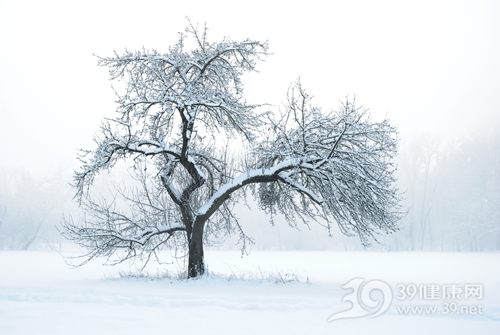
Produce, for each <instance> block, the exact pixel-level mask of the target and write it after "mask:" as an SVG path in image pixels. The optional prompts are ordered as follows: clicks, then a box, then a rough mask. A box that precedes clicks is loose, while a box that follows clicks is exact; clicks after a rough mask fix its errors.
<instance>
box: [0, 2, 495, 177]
mask: <svg viewBox="0 0 500 335" xmlns="http://www.w3.org/2000/svg"><path fill="white" fill-rule="evenodd" d="M102 2H103V3H105V4H102V3H100V2H98V1H95V2H94V1H85V2H78V3H77V2H73V1H60V2H57V1H24V2H23V1H3V0H0V143H1V146H0V148H1V149H0V152H1V154H0V168H17V167H22V168H25V169H27V170H28V171H30V172H31V173H33V174H34V175H40V174H44V173H46V172H47V171H49V169H51V168H56V167H58V166H60V165H63V166H64V167H66V168H67V169H71V170H74V169H75V168H77V167H78V164H77V162H76V150H77V148H90V147H92V142H91V140H92V137H93V134H94V133H95V132H96V131H97V130H98V125H99V122H100V119H101V118H102V116H104V115H112V113H113V111H114V107H115V105H114V95H113V93H112V91H111V89H110V82H109V81H108V74H107V70H106V69H105V68H98V67H97V64H96V63H97V61H96V59H95V57H93V56H92V54H97V55H101V56H109V55H112V53H113V51H114V50H116V51H117V52H119V53H121V52H122V51H123V50H124V49H125V48H128V49H129V50H136V49H138V48H141V47H142V46H145V47H146V48H155V49H158V50H160V51H166V50H167V47H168V46H169V45H171V44H173V43H175V42H176V40H177V36H178V35H177V34H178V32H179V31H182V30H183V29H184V27H185V26H186V24H187V21H186V19H185V17H186V16H189V17H190V18H191V20H192V21H193V22H200V23H203V22H205V21H206V22H207V24H208V27H209V29H210V30H209V34H210V35H209V37H211V40H212V41H219V40H220V39H221V38H222V37H223V36H225V35H226V36H230V37H231V38H233V39H235V40H240V39H244V38H247V37H248V38H252V39H260V40H268V41H269V45H270V50H271V52H273V53H274V54H273V55H272V56H270V57H268V59H267V61H266V62H265V63H262V64H260V66H259V68H260V71H261V72H260V73H259V74H253V75H250V76H248V78H247V79H248V80H247V85H246V89H247V91H246V92H247V97H248V99H249V100H250V101H251V102H260V103H271V104H279V103H280V102H281V101H284V99H285V94H286V90H287V87H288V85H289V84H290V83H291V82H292V81H293V80H295V79H296V78H297V76H299V75H300V76H301V78H302V82H303V84H304V86H305V87H306V89H307V90H308V91H309V93H310V94H312V95H314V96H315V97H316V102H317V104H318V105H321V106H324V107H325V108H327V109H329V108H332V107H337V106H338V105H339V99H341V100H343V99H344V97H345V96H346V95H347V94H351V95H353V94H356V98H357V101H358V103H359V104H362V105H363V106H365V107H368V108H369V109H370V110H371V111H372V113H373V115H374V117H376V118H381V117H384V116H385V115H387V117H388V118H389V119H390V120H391V121H392V123H393V124H395V125H398V126H399V129H400V131H401V134H402V136H403V137H404V136H409V135H410V134H412V133H415V132H423V131H432V132H439V133H442V134H444V136H448V137H451V136H456V137H458V136H460V135H461V134H464V133H466V132H469V131H471V129H472V130H476V129H479V128H481V127H483V126H487V125H489V124H491V123H492V121H493V120H494V119H498V116H499V115H500V62H499V60H500V1H478V0H474V1H428V2H426V1H392V2H391V1H329V2H327V1H312V0H309V1H300V2H299V1H295V2H294V1H288V2H281V5H278V2H271V1H246V2H236V1H226V2H224V1H130V2H128V1H114V2H112V1H102Z"/></svg>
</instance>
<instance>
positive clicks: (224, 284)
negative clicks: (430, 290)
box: [0, 251, 500, 335]
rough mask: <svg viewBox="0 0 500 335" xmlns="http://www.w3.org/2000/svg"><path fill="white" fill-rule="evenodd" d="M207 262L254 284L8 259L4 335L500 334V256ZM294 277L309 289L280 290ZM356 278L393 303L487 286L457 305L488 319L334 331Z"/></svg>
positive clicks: (36, 257) (230, 256)
mask: <svg viewBox="0 0 500 335" xmlns="http://www.w3.org/2000/svg"><path fill="white" fill-rule="evenodd" d="M206 260H207V263H208V267H209V272H210V273H212V274H214V273H220V274H223V275H224V276H226V277H230V276H231V275H232V276H233V277H237V276H240V277H242V276H246V277H251V276H253V277H254V279H250V280H241V279H240V280H238V279H231V280H228V279H227V278H223V277H221V276H219V277H217V276H214V275H211V276H208V277H204V278H201V279H198V280H190V281H186V280H168V279H163V280H146V279H137V278H133V279H130V278H129V279H123V278H122V279H116V277H117V276H116V272H117V269H116V268H109V267H101V266H100V265H99V264H98V263H97V262H94V263H91V264H88V265H86V266H84V267H82V268H78V269H69V268H68V267H67V265H66V264H65V263H64V262H63V260H62V259H61V257H60V256H59V255H58V254H57V253H55V252H6V251H5V252H0V273H1V275H0V334H2V335H3V334H6V335H7V334H65V335H67V334H86V335H87V334H148V335H153V334H357V335H359V334H398V335H400V334H445V333H446V334H500V267H499V264H500V254H498V253H497V254H491V253H490V254H483V253H474V254H472V253H454V254H452V253H373V252H372V253H368V252H307V251H294V252H278V251H268V252H258V251H254V252H252V253H251V254H250V255H249V256H247V257H244V258H241V257H240V254H239V252H237V251H208V252H207V254H206ZM122 269H123V267H122ZM270 273H274V278H275V280H273V279H272V278H273V275H270ZM278 273H279V274H281V277H280V276H279V275H278ZM287 273H292V274H293V275H294V276H298V277H299V278H300V279H301V280H302V281H295V282H287V283H285V284H283V283H276V282H275V281H278V282H280V279H281V278H283V279H284V280H286V279H287V278H290V275H288V276H287ZM262 276H263V277H271V279H267V280H261V279H259V278H261V277H262ZM113 277H114V278H113ZM353 278H364V279H365V280H367V281H368V280H382V281H384V282H387V283H388V284H389V285H390V286H391V287H392V290H393V292H394V295H396V294H397V285H398V284H402V283H403V284H405V285H408V284H415V285H420V284H435V285H438V286H440V287H442V286H443V285H445V284H456V285H458V286H463V285H465V284H481V285H482V286H483V288H484V298H483V299H481V300H477V299H476V300H475V299H468V300H464V299H458V300H456V301H453V303H455V302H456V303H457V304H458V305H467V306H469V305H474V306H479V305H481V306H482V307H481V308H482V312H483V313H482V314H481V315H456V314H448V315H442V314H441V315H437V314H435V313H434V314H430V315H414V314H411V315H401V314H400V313H399V312H398V310H397V305H398V303H401V301H397V300H396V299H394V300H393V303H392V305H391V307H390V308H389V310H387V311H386V312H385V313H384V314H382V315H380V316H378V317H375V318H367V317H365V318H355V319H341V320H336V321H333V322H331V323H327V322H326V320H327V319H328V318H329V316H330V315H332V314H334V313H336V312H340V311H342V310H346V309H349V307H350V303H348V302H343V301H342V299H343V297H344V296H345V295H346V294H347V293H349V292H350V291H349V290H346V289H343V288H342V286H343V285H344V284H345V283H347V282H348V281H349V280H351V279H353ZM307 279H308V280H309V282H307ZM375 295H376V294H375ZM409 303H411V304H414V305H418V304H431V303H434V304H436V305H439V306H441V308H442V303H443V300H437V301H431V302H429V301H416V300H412V301H406V305H408V304H409ZM424 314H425V313H424ZM476 314H477V313H476Z"/></svg>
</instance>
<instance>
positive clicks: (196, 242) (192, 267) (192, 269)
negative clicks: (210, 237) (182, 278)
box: [188, 224, 205, 278]
mask: <svg viewBox="0 0 500 335" xmlns="http://www.w3.org/2000/svg"><path fill="white" fill-rule="evenodd" d="M203 227H204V224H198V225H196V224H195V225H194V227H193V235H192V236H191V239H189V256H188V278H196V277H198V276H201V275H203V274H204V273H205V259H204V257H203Z"/></svg>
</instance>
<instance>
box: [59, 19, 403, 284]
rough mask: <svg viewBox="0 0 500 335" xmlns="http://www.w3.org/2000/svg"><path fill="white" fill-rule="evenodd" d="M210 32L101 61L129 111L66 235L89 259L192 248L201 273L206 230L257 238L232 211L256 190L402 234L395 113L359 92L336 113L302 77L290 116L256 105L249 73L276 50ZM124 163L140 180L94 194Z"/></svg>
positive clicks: (90, 160) (82, 183) (301, 209)
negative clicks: (250, 98)
mask: <svg viewBox="0 0 500 335" xmlns="http://www.w3.org/2000/svg"><path fill="white" fill-rule="evenodd" d="M206 33H207V30H206V28H205V29H203V30H198V29H197V28H196V27H194V26H193V25H191V24H190V25H189V26H188V28H187V29H186V33H185V34H181V35H180V38H179V41H178V42H177V43H176V44H175V45H174V46H173V47H171V48H170V49H169V51H168V53H167V54H161V53H159V52H157V51H156V50H142V51H139V52H134V53H132V52H128V51H126V52H125V53H124V54H122V55H119V54H115V56H114V57H110V58H99V65H100V66H105V67H108V68H109V71H110V75H111V80H112V81H116V82H118V83H119V85H118V87H115V91H116V92H117V95H118V101H117V103H118V107H117V110H116V112H117V116H116V118H113V119H106V120H105V121H104V122H103V124H102V126H101V129H100V135H99V136H98V137H96V139H95V142H96V144H97V148H96V149H95V150H91V151H82V153H81V160H82V162H83V165H82V167H81V170H80V171H79V172H77V173H76V174H75V176H74V182H75V183H74V186H75V188H76V198H77V200H78V201H79V204H80V206H81V207H82V209H83V210H84V212H85V216H84V217H83V219H82V220H83V222H75V221H74V220H73V219H71V218H67V219H65V222H64V226H65V230H64V234H65V236H66V237H67V238H69V239H71V240H73V241H75V242H76V243H78V244H80V245H81V246H83V247H84V248H86V250H87V251H88V253H86V254H85V255H84V256H83V257H84V259H85V261H84V262H83V263H86V262H88V261H89V260H91V259H94V258H96V257H106V258H107V259H108V261H110V262H121V261H124V260H126V259H130V258H132V257H138V258H139V259H143V260H144V261H148V260H149V259H150V258H151V257H152V256H153V257H154V256H156V252H157V251H158V250H161V249H162V248H168V247H174V248H177V247H185V248H186V249H187V250H188V276H189V277H196V276H199V275H201V274H203V273H204V270H205V265H204V257H203V243H204V240H206V239H207V238H208V237H209V236H215V237H220V236H221V235H225V234H231V233H236V234H239V235H240V237H241V241H242V243H243V246H244V245H245V243H246V242H247V241H248V237H247V236H246V235H245V233H244V232H243V230H242V229H241V227H240V225H239V222H238V219H237V218H236V217H235V216H234V214H233V207H234V205H235V204H236V203H238V202H244V201H245V198H246V197H247V196H248V195H253V196H254V197H255V199H256V201H257V203H258V204H259V207H260V208H261V209H263V210H264V211H266V212H267V213H270V214H273V215H274V214H282V215H283V216H284V217H285V219H286V220H287V221H288V223H289V224H291V225H296V224H297V222H304V223H306V224H307V222H309V221H311V220H312V221H317V222H319V223H320V224H323V225H325V226H326V227H328V228H330V224H331V223H337V224H338V226H339V227H340V229H341V230H342V232H344V233H345V234H348V235H359V236H360V238H361V240H362V241H363V242H364V243H368V242H369V238H370V236H373V234H374V232H376V231H378V230H382V231H386V232H391V231H394V230H396V229H397V221H398V219H399V216H400V214H399V212H398V208H399V205H398V201H399V198H398V194H397V189H396V188H395V186H394V181H395V178H394V170H395V167H394V166H393V164H392V160H393V157H394V155H395V154H396V150H397V139H396V131H395V129H394V128H393V127H392V126H390V124H389V122H388V121H387V120H384V121H382V122H375V121H372V120H371V119H370V116H369V114H368V112H367V111H366V110H364V109H362V108H358V107H356V106H355V104H354V102H351V101H346V102H345V103H344V104H342V105H341V108H340V109H339V110H337V111H331V112H325V111H323V110H321V109H320V108H317V107H314V106H312V105H311V97H310V96H309V95H308V94H307V93H306V92H305V90H304V89H303V88H302V86H301V85H300V82H297V83H296V84H295V85H292V86H291V87H290V89H289V93H288V96H287V101H286V102H285V103H284V109H282V110H281V112H278V113H275V114H273V113H271V112H269V111H264V112H258V110H261V109H264V108H263V107H265V106H262V105H252V104H248V103H246V101H245V100H244V97H243V85H242V82H241V77H242V75H243V74H244V73H245V72H250V71H255V70H256V68H255V66H256V61H258V60H260V59H261V58H262V57H264V56H266V55H268V45H267V43H261V42H259V41H253V40H244V41H242V42H235V41H232V40H230V39H227V38H225V39H224V40H222V41H221V42H220V43H210V42H208V40H207V36H206ZM188 38H192V41H194V45H195V46H194V47H192V48H188V47H187V45H188V44H189V41H190V40H189V39H188ZM230 141H232V142H231V144H232V145H229V144H230V143H229V142H230ZM234 147H238V150H231V148H234ZM119 161H124V162H126V163H130V165H131V166H132V167H133V169H131V171H132V173H131V175H132V177H133V178H134V179H135V180H137V181H138V182H139V183H138V184H139V185H140V187H139V188H136V189H130V188H128V187H125V186H118V187H116V190H115V194H114V196H113V197H111V198H109V197H108V198H106V197H104V196H96V195H95V194H94V193H95V192H94V191H93V186H94V184H95V177H96V176H97V175H98V174H99V173H101V172H102V171H103V170H110V169H112V168H113V167H115V164H116V163H117V162H119ZM110 199H111V200H110Z"/></svg>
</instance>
